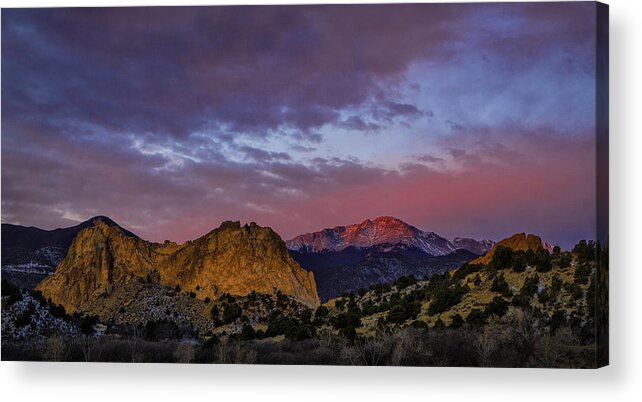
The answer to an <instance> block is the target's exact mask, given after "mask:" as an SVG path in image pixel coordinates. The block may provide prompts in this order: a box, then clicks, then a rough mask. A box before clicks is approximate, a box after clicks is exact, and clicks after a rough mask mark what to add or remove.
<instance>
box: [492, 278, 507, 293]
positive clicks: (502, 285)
mask: <svg viewBox="0 0 642 402" xmlns="http://www.w3.org/2000/svg"><path fill="white" fill-rule="evenodd" d="M490 290H491V291H493V292H497V293H501V294H502V295H510V288H509V286H508V282H506V279H505V278H504V275H498V276H496V277H495V279H493V282H492V284H491V285H490Z"/></svg>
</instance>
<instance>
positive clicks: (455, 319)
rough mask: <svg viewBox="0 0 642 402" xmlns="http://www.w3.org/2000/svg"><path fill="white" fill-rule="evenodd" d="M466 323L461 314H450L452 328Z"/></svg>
mask: <svg viewBox="0 0 642 402" xmlns="http://www.w3.org/2000/svg"><path fill="white" fill-rule="evenodd" d="M462 325H464V319H463V318H462V317H461V315H459V314H455V315H452V316H450V328H453V329H455V328H461V326H462Z"/></svg>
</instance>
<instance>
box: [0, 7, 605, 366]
mask: <svg viewBox="0 0 642 402" xmlns="http://www.w3.org/2000/svg"><path fill="white" fill-rule="evenodd" d="M607 94H608V8H607V6H605V5H602V4H599V3H593V2H580V3H576V2H574V3H570V2H569V3H564V2H561V3H475V4H465V3H461V4H438V3H434V4H391V5H318V6H244V7H143V8H58V9H37V8H35V9H4V10H2V222H3V223H2V359H3V360H37V361H39V360H55V361H109V362H112V361H114V362H177V363H253V364H341V365H371V364H372V365H401V366H493V367H497V366H501V367H566V368H594V367H599V366H603V365H605V364H608V98H607Z"/></svg>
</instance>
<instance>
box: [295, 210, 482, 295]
mask: <svg viewBox="0 0 642 402" xmlns="http://www.w3.org/2000/svg"><path fill="white" fill-rule="evenodd" d="M286 244H287V246H288V248H289V249H290V254H292V256H293V257H294V259H295V260H296V261H297V262H298V263H299V264H301V266H302V267H304V268H305V269H308V270H311V271H313V272H314V274H315V278H316V280H317V284H318V288H319V295H320V296H321V299H322V300H327V299H328V298H332V297H336V296H338V295H340V294H342V293H344V292H350V291H354V292H356V291H358V290H359V289H360V288H368V287H370V286H372V285H374V284H377V283H385V282H391V281H395V280H396V279H397V278H399V277H401V276H404V275H415V276H416V277H418V278H423V277H425V276H430V275H434V274H437V273H443V272H446V271H449V270H452V269H454V268H456V267H457V266H459V265H461V264H463V263H465V262H468V261H470V260H472V259H475V258H477V257H478V256H480V255H482V254H484V253H486V252H487V251H488V250H489V249H490V248H491V247H492V246H493V244H494V242H493V241H491V240H481V241H477V240H474V239H468V238H459V237H458V238H455V239H454V240H453V241H449V240H448V239H446V238H444V237H442V236H439V235H438V234H436V233H434V232H426V231H422V230H420V229H418V228H416V227H415V226H412V225H409V224H407V223H405V222H403V221H402V220H400V219H397V218H394V217H390V216H382V217H379V218H375V219H372V220H370V219H367V220H365V221H363V222H361V223H359V224H354V225H348V226H337V227H334V228H329V229H324V230H322V231H320V232H315V233H307V234H303V235H300V236H297V237H295V238H294V239H292V240H290V241H288V242H286Z"/></svg>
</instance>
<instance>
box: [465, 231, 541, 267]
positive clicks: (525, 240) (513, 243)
mask: <svg viewBox="0 0 642 402" xmlns="http://www.w3.org/2000/svg"><path fill="white" fill-rule="evenodd" d="M499 246H504V247H509V248H512V249H513V250H523V251H526V250H533V251H536V250H537V249H538V248H540V247H541V248H543V249H544V250H548V251H549V252H551V251H553V246H552V245H550V244H549V243H546V242H544V241H543V240H542V238H541V237H539V236H537V235H534V234H526V233H516V234H514V235H512V236H511V237H508V238H506V239H504V240H502V241H499V242H497V243H496V244H495V245H494V246H493V248H492V249H490V251H489V252H488V253H486V254H485V255H483V256H481V257H479V258H477V259H476V260H474V261H471V262H470V263H471V264H488V263H490V262H491V261H492V259H493V255H494V254H495V250H496V249H497V247H499Z"/></svg>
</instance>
